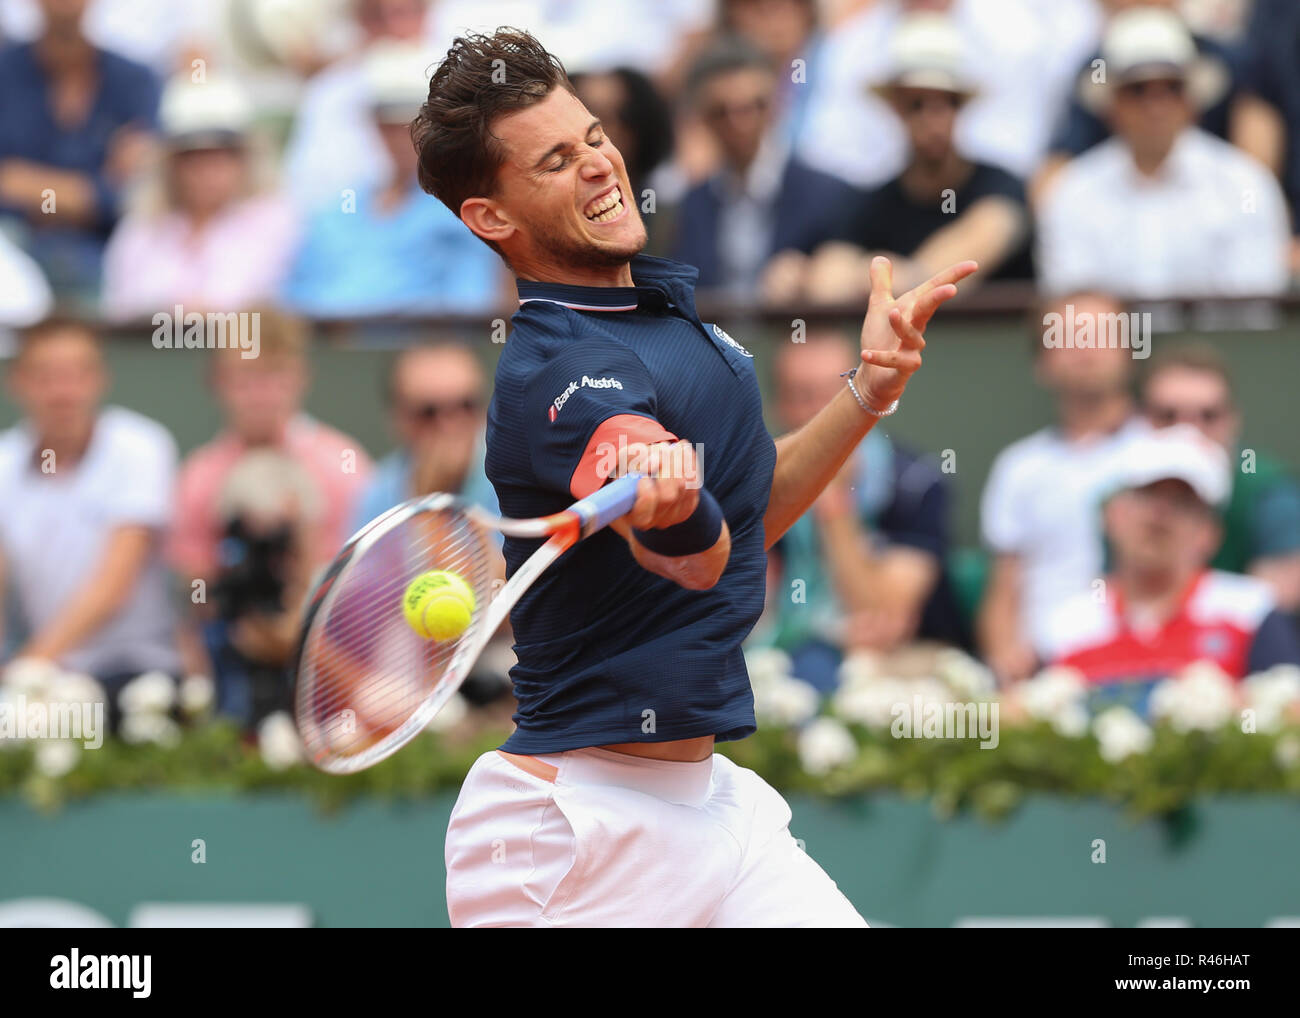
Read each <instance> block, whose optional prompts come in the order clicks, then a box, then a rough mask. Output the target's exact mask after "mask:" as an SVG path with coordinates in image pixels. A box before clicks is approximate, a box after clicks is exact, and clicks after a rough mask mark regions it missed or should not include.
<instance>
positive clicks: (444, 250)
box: [284, 185, 501, 317]
mask: <svg viewBox="0 0 1300 1018" xmlns="http://www.w3.org/2000/svg"><path fill="white" fill-rule="evenodd" d="M378 197H379V191H378V190H377V189H374V188H371V189H368V190H363V191H361V192H360V193H358V194H357V196H356V206H355V208H354V209H351V210H349V211H345V210H344V207H343V205H342V203H341V202H339V203H334V204H330V205H327V206H325V207H324V208H322V209H320V210H318V211H317V212H316V213H315V214H314V215H312V216H311V218H310V219H309V220H308V223H307V228H306V233H305V234H304V236H303V240H302V244H301V246H300V247H299V249H298V253H297V256H296V257H295V259H294V264H293V267H292V268H291V269H290V272H289V277H288V279H287V280H286V281H285V285H284V300H285V302H286V303H287V304H289V305H290V306H291V307H293V308H295V309H296V310H298V311H301V312H303V313H305V314H310V315H320V316H323V317H331V316H333V317H347V316H351V315H370V314H399V313H400V314H414V313H438V312H456V311H461V312H467V313H468V312H476V311H484V310H487V309H488V308H490V307H492V305H493V304H494V302H495V300H496V297H497V279H498V276H499V273H500V268H499V266H500V264H501V263H500V260H499V259H498V258H497V256H496V254H494V253H493V252H492V250H491V249H490V248H488V247H487V246H486V245H484V243H483V242H482V241H481V240H479V239H478V238H477V237H475V236H474V234H473V233H471V232H470V230H469V228H468V227H467V226H466V225H465V224H464V223H462V222H461V221H460V220H459V219H458V218H456V216H455V215H453V214H452V213H451V211H450V210H448V208H447V207H446V206H445V205H443V204H442V202H440V201H438V199H437V198H434V197H432V196H431V195H427V194H425V193H424V192H423V191H421V190H420V189H419V188H418V187H415V186H414V185H412V187H411V191H410V193H409V194H408V195H407V197H406V199H405V201H403V202H402V204H401V205H399V206H398V207H397V208H394V209H389V210H388V211H381V210H380V208H379V204H378Z"/></svg>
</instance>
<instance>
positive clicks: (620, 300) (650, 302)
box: [515, 255, 700, 311]
mask: <svg viewBox="0 0 1300 1018" xmlns="http://www.w3.org/2000/svg"><path fill="white" fill-rule="evenodd" d="M631 268H632V282H633V284H634V285H632V286H575V285H573V284H570V283H542V282H538V281H536V280H531V279H516V280H515V287H516V289H518V291H519V304H520V306H521V307H522V306H523V305H525V304H528V303H530V302H532V301H541V302H544V303H548V304H560V305H562V306H564V307H566V308H569V309H571V310H573V311H637V310H641V309H647V310H662V309H663V308H664V307H665V306H666V302H667V301H669V300H671V299H673V297H674V293H675V292H680V291H678V288H679V287H685V292H686V293H688V294H689V293H690V291H692V290H693V289H694V287H695V281H696V280H697V279H698V278H699V275H700V273H699V270H698V269H695V268H693V267H691V266H689V265H684V264H682V263H681V262H674V261H670V260H669V259H667V258H653V257H651V256H649V255H637V256H636V257H635V258H633V259H632V262H631ZM679 302H680V299H679Z"/></svg>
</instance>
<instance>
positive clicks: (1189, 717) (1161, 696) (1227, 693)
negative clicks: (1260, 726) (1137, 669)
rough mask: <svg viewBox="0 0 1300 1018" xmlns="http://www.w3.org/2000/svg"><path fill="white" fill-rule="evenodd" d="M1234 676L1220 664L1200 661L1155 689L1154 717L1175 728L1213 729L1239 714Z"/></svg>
mask: <svg viewBox="0 0 1300 1018" xmlns="http://www.w3.org/2000/svg"><path fill="white" fill-rule="evenodd" d="M1237 704H1238V696H1237V690H1236V688H1235V687H1234V685H1233V682H1232V679H1230V678H1229V677H1228V676H1227V674H1226V673H1225V672H1224V671H1223V669H1221V668H1220V667H1219V666H1218V665H1216V664H1214V663H1212V662H1210V661H1197V662H1195V663H1193V664H1190V665H1188V666H1187V667H1186V668H1184V669H1183V671H1182V672H1181V673H1179V675H1178V676H1176V677H1174V678H1172V679H1165V680H1164V681H1163V682H1161V683H1159V684H1158V685H1157V686H1156V687H1155V689H1153V690H1152V691H1151V716H1152V717H1153V718H1156V719H1158V720H1165V721H1168V722H1169V723H1170V724H1171V725H1172V726H1173V727H1174V730H1175V731H1179V732H1190V731H1203V732H1212V731H1214V730H1216V729H1218V728H1221V727H1223V725H1224V724H1226V723H1227V722H1228V721H1229V720H1230V719H1231V718H1232V717H1233V716H1234V715H1236V713H1237Z"/></svg>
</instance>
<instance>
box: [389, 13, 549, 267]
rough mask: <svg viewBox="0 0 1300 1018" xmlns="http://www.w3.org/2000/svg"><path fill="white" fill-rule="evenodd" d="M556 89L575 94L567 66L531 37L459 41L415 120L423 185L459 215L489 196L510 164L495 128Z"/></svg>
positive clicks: (500, 34)
mask: <svg viewBox="0 0 1300 1018" xmlns="http://www.w3.org/2000/svg"><path fill="white" fill-rule="evenodd" d="M556 88H563V89H565V90H566V91H568V92H573V85H572V84H571V83H570V81H569V76H568V75H567V74H566V73H565V71H564V65H563V64H561V63H560V61H559V60H558V59H556V58H555V57H554V56H552V55H551V54H550V53H548V52H547V51H546V50H545V49H544V48H543V47H542V44H541V43H540V42H538V41H537V40H536V39H535V38H533V36H531V35H530V34H529V33H528V32H525V31H522V30H520V29H517V28H498V29H497V30H496V32H494V33H493V34H492V35H480V34H469V35H464V36H460V37H458V38H456V39H455V40H454V41H453V42H452V44H451V48H450V49H448V50H447V55H446V57H445V58H444V59H443V61H442V62H441V63H440V64H439V65H438V67H437V69H436V70H435V71H434V72H433V77H432V78H431V79H430V81H429V97H428V99H426V100H425V103H424V105H423V106H421V107H420V112H419V113H418V114H417V115H416V118H415V119H414V120H413V121H412V122H411V142H412V144H413V145H414V146H415V151H416V155H417V157H418V171H417V172H418V177H419V181H420V187H421V188H423V189H424V190H425V191H426V192H428V193H429V194H431V195H433V196H434V197H436V198H437V199H438V200H439V201H441V202H442V203H443V204H444V205H446V206H447V208H449V209H451V211H452V212H454V213H455V214H456V215H457V216H458V217H459V216H460V206H461V203H462V202H464V201H465V199H466V198H486V197H491V196H492V195H493V194H494V193H495V192H496V186H497V171H498V170H499V169H500V167H501V164H502V162H504V161H505V150H504V148H503V146H502V144H501V139H500V138H498V137H497V136H496V135H495V134H493V133H492V125H493V123H494V122H495V121H496V120H497V119H498V118H499V117H502V116H504V115H506V114H509V113H514V112H516V111H518V110H522V109H527V108H528V107H529V106H533V105H535V104H537V103H539V102H541V101H542V100H543V99H545V98H546V97H547V96H548V95H550V94H551V92H552V91H553V90H554V89H556ZM488 246H489V247H491V248H493V249H494V250H496V251H497V252H498V253H500V249H499V248H497V246H496V245H495V244H492V243H491V242H488Z"/></svg>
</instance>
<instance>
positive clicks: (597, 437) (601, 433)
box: [569, 414, 677, 498]
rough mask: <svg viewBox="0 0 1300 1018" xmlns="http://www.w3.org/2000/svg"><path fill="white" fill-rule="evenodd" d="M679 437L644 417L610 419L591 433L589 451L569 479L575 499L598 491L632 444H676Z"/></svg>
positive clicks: (632, 415) (622, 415)
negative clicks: (620, 454) (620, 453)
mask: <svg viewBox="0 0 1300 1018" xmlns="http://www.w3.org/2000/svg"><path fill="white" fill-rule="evenodd" d="M676 441H677V436H676V435H674V434H673V433H672V432H670V431H665V430H664V427H663V425H661V424H660V423H659V422H658V421H656V420H653V419H652V418H649V417H642V416H641V415H640V414H616V415H615V416H613V417H609V418H606V419H605V420H604V421H603V422H602V423H601V424H600V426H599V427H598V428H596V430H595V431H593V432H592V434H591V440H590V441H589V442H588V443H587V448H586V450H585V451H584V452H583V454H582V458H581V459H580V460H578V465H577V467H575V468H574V471H573V476H572V477H570V478H569V490H570V491H571V492H573V497H574V498H586V497H587V496H588V495H590V494H591V493H592V492H593V491H595V490H597V489H598V488H599V487H600V486H601V485H602V484H604V483H605V481H606V480H608V479H609V477H610V475H611V474H613V473H615V471H616V469H617V467H618V465H619V463H618V461H619V455H618V452H619V450H620V449H622V448H626V447H627V445H628V444H630V443H632V442H645V443H647V444H649V443H651V442H676Z"/></svg>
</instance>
